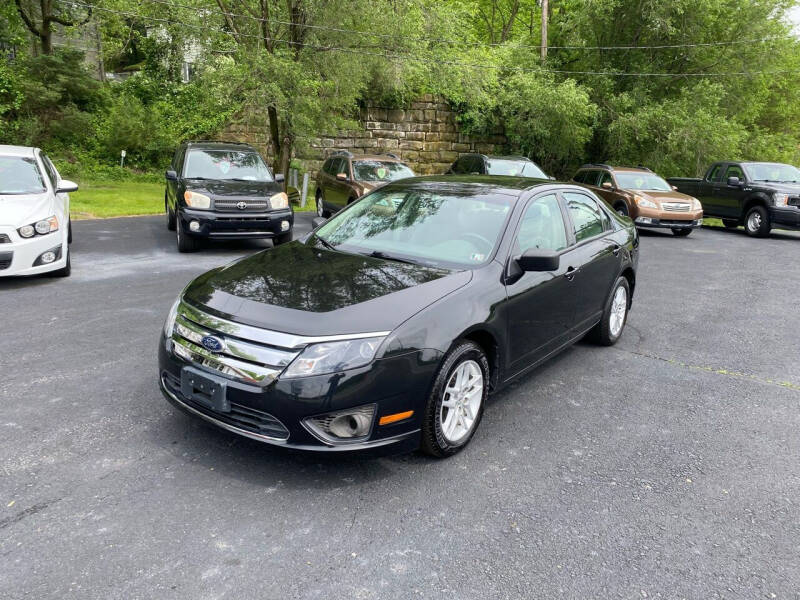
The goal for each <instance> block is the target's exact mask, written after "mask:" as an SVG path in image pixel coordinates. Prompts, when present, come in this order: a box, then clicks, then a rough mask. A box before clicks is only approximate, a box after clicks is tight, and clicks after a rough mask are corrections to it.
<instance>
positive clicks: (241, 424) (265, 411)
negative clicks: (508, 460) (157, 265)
mask: <svg viewBox="0 0 800 600" xmlns="http://www.w3.org/2000/svg"><path fill="white" fill-rule="evenodd" d="M423 357H424V358H423ZM439 358H440V356H439V355H436V356H435V357H433V356H431V355H430V354H429V353H422V352H411V353H408V354H403V355H401V356H395V357H392V358H384V359H379V360H375V361H373V362H372V363H371V364H370V365H367V366H366V367H363V368H359V369H352V370H349V371H344V372H341V373H335V374H328V375H320V376H316V377H306V378H299V379H288V380H282V379H281V378H280V377H278V379H276V380H275V381H273V382H272V383H270V384H269V385H266V386H264V387H261V386H258V385H252V384H249V383H244V382H240V381H237V380H234V379H227V378H226V379H225V382H226V387H227V392H226V396H227V400H229V402H230V411H227V412H216V411H214V410H213V409H211V408H209V407H207V406H204V405H201V404H198V403H197V402H195V401H194V400H192V399H190V398H187V397H186V396H184V395H183V393H182V391H181V384H180V381H181V380H180V378H181V371H182V369H183V368H184V367H187V366H193V367H195V368H200V369H202V367H201V366H199V365H197V364H195V363H189V362H188V361H185V360H183V359H182V358H180V357H178V356H175V355H174V354H173V353H172V351H171V350H167V346H166V343H165V339H164V337H163V335H162V337H161V341H160V344H159V386H160V388H161V391H162V393H163V394H164V397H165V398H166V399H167V400H168V401H169V402H170V403H171V404H173V405H174V406H176V407H178V408H180V409H181V410H182V411H184V412H186V413H188V414H191V415H192V416H195V417H199V418H201V419H203V420H204V421H207V422H209V423H211V424H213V425H216V426H217V427H220V428H222V429H226V430H228V431H231V432H233V433H236V434H238V435H242V436H244V437H248V438H251V439H254V440H257V441H260V442H264V443H268V444H272V445H276V446H282V447H286V448H293V449H297V450H308V451H318V452H348V451H364V450H376V451H380V452H381V453H383V452H387V453H399V452H409V451H412V450H414V449H416V448H417V447H419V443H420V431H421V427H422V418H423V415H424V406H425V402H426V400H427V393H428V389H429V387H430V383H431V381H432V380H433V377H434V375H435V372H436V367H437V365H438V359H439ZM208 374H209V376H212V377H219V372H217V371H214V370H208ZM365 404H375V405H376V411H375V414H374V418H373V423H372V427H371V429H370V433H369V435H368V437H367V438H366V439H365V440H364V441H360V442H351V443H347V442H344V443H336V444H334V443H328V442H325V441H323V440H321V439H320V438H318V437H317V436H315V435H313V434H312V433H311V432H310V431H309V429H307V428H306V427H305V426H304V425H303V420H304V419H305V418H307V417H311V416H317V415H321V414H325V413H329V412H335V411H340V410H343V409H348V408H354V407H357V406H363V405H365ZM408 410H413V411H414V414H413V415H412V417H411V418H409V419H406V420H405V421H400V422H397V423H393V424H390V425H383V426H380V425H378V421H379V419H380V417H381V416H382V415H388V414H395V413H400V412H404V411H408Z"/></svg>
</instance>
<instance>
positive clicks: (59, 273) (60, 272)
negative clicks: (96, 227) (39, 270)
mask: <svg viewBox="0 0 800 600" xmlns="http://www.w3.org/2000/svg"><path fill="white" fill-rule="evenodd" d="M67 243H68V244H69V242H67ZM71 273H72V260H71V259H70V256H69V246H67V264H66V265H64V266H63V267H61V268H60V269H56V270H55V271H51V272H50V276H51V277H69V276H70V274H71Z"/></svg>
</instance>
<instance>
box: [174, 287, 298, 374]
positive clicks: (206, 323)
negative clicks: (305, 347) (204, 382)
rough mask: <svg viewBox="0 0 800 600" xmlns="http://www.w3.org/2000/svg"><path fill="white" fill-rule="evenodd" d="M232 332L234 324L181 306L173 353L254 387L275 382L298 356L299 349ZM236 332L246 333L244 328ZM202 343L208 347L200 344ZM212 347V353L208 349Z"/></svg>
mask: <svg viewBox="0 0 800 600" xmlns="http://www.w3.org/2000/svg"><path fill="white" fill-rule="evenodd" d="M234 328H236V324H235V323H232V322H230V321H224V320H222V319H218V318H215V317H214V316H212V315H208V314H206V313H203V312H201V311H199V310H197V309H195V308H194V307H192V306H190V305H188V304H186V303H185V302H181V303H180V305H179V307H178V316H177V318H176V320H175V327H174V328H173V332H172V349H173V352H174V353H175V354H176V355H178V356H179V357H181V358H183V359H184V360H186V361H188V362H191V363H194V364H197V365H199V366H202V367H205V368H207V369H211V370H214V371H218V372H219V373H221V374H223V375H225V376H226V377H230V378H231V379H236V380H239V381H243V382H246V383H253V384H256V385H268V384H269V383H271V382H272V381H274V380H275V379H276V378H277V377H278V375H279V374H280V373H281V371H283V370H284V369H285V368H286V366H287V365H288V364H289V363H290V362H292V361H293V360H294V359H295V357H296V356H297V355H298V354H299V353H300V350H301V348H287V347H282V346H276V345H271V344H266V343H264V342H263V341H254V340H252V339H248V338H247V337H244V336H241V334H240V336H239V337H237V336H236V335H234V334H236V333H239V330H237V329H234ZM239 329H240V330H241V331H244V330H245V328H244V327H242V328H239ZM262 331H263V330H262ZM263 333H265V334H269V333H270V332H266V331H263ZM207 338H211V339H207ZM204 340H205V341H206V342H207V344H204V343H203V342H204ZM211 346H213V347H214V349H213V350H210V349H209V347H211Z"/></svg>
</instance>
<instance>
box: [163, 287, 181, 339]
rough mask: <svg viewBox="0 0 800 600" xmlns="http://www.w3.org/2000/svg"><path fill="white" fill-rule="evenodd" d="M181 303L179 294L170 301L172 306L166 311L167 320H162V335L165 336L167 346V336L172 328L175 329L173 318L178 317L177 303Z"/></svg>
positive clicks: (169, 336) (169, 335) (170, 333)
mask: <svg viewBox="0 0 800 600" xmlns="http://www.w3.org/2000/svg"><path fill="white" fill-rule="evenodd" d="M180 303H181V296H178V298H177V299H176V300H175V302H173V303H172V307H171V308H170V309H169V312H168V313H167V320H166V321H164V337H165V338H167V347H168V348H169V338H171V337H172V330H173V329H175V320H176V319H177V318H178V305H179V304H180Z"/></svg>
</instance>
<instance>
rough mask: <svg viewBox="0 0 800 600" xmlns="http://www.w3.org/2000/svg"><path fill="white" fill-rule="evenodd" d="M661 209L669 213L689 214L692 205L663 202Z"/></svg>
mask: <svg viewBox="0 0 800 600" xmlns="http://www.w3.org/2000/svg"><path fill="white" fill-rule="evenodd" d="M661 208H662V209H664V210H666V211H668V212H689V211H690V210H692V205H691V204H690V203H688V202H662V203H661Z"/></svg>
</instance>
